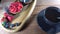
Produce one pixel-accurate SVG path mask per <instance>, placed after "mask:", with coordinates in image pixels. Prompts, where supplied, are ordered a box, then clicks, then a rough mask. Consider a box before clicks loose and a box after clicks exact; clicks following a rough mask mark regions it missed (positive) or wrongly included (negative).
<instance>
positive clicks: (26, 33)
mask: <svg viewBox="0 0 60 34" xmlns="http://www.w3.org/2000/svg"><path fill="white" fill-rule="evenodd" d="M9 1H11V0H9ZM4 2H7V0H6V1H5V0H2V3H4ZM39 2H40V1H39V0H38V3H37V5H36V7H35V9H34V12H33V14H32V15H31V17H30V19H29V20H28V21H27V22H26V24H25V25H24V28H23V29H22V30H21V31H19V32H16V33H8V32H6V31H4V30H2V29H1V28H0V34H4V33H5V34H46V32H44V31H42V29H41V28H40V27H39V25H38V23H37V20H36V19H37V14H38V13H39V12H40V10H41V8H42V7H46V5H48V6H49V4H46V5H44V3H43V2H41V4H43V5H41V4H39ZM45 2H46V1H45Z"/></svg>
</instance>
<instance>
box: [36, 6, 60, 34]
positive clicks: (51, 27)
mask: <svg viewBox="0 0 60 34" xmlns="http://www.w3.org/2000/svg"><path fill="white" fill-rule="evenodd" d="M59 14H60V12H59V8H57V7H48V8H46V9H43V10H42V11H40V13H39V14H38V16H37V22H38V24H39V26H40V27H41V29H42V30H44V31H45V32H50V33H51V34H52V33H56V32H58V31H57V30H58V29H57V28H59V27H58V26H57V25H58V24H59V25H60V23H59V21H60V19H57V17H60V15H59ZM59 30H60V29H59Z"/></svg>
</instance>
